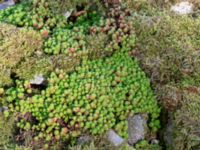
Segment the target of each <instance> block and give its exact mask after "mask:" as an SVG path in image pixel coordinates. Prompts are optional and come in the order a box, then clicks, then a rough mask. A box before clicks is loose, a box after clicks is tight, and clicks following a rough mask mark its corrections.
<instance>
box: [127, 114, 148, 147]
mask: <svg viewBox="0 0 200 150" xmlns="http://www.w3.org/2000/svg"><path fill="white" fill-rule="evenodd" d="M147 120H148V115H147V114H137V115H134V116H132V117H129V118H128V135H129V138H128V143H129V144H130V145H134V144H135V143H137V142H138V141H139V140H143V139H145V136H146V134H147V132H148V126H147Z"/></svg>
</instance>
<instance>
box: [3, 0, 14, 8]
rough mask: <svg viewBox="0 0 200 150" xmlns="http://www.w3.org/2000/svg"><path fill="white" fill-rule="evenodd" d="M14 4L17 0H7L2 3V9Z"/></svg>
mask: <svg viewBox="0 0 200 150" xmlns="http://www.w3.org/2000/svg"><path fill="white" fill-rule="evenodd" d="M14 4H15V2H14V1H13V0H6V1H5V2H3V3H0V10H3V9H6V8H7V7H10V6H12V5H14Z"/></svg>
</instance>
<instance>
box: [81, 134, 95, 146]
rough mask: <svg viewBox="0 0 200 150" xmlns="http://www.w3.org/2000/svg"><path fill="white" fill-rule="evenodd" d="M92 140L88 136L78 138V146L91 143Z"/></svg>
mask: <svg viewBox="0 0 200 150" xmlns="http://www.w3.org/2000/svg"><path fill="white" fill-rule="evenodd" d="M92 140H93V138H92V137H91V136H89V135H83V136H80V137H79V138H78V141H77V143H78V145H83V144H88V143H90V142H92Z"/></svg>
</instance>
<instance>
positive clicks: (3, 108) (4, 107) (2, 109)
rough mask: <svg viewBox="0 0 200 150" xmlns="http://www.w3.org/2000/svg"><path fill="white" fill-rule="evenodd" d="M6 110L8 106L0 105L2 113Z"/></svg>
mask: <svg viewBox="0 0 200 150" xmlns="http://www.w3.org/2000/svg"><path fill="white" fill-rule="evenodd" d="M5 110H8V107H6V106H3V107H0V113H3V111H5Z"/></svg>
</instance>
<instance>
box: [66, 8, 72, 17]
mask: <svg viewBox="0 0 200 150" xmlns="http://www.w3.org/2000/svg"><path fill="white" fill-rule="evenodd" d="M72 12H73V9H71V10H70V11H67V12H65V13H64V16H65V18H66V19H68V18H69V17H70V16H71V14H72Z"/></svg>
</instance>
